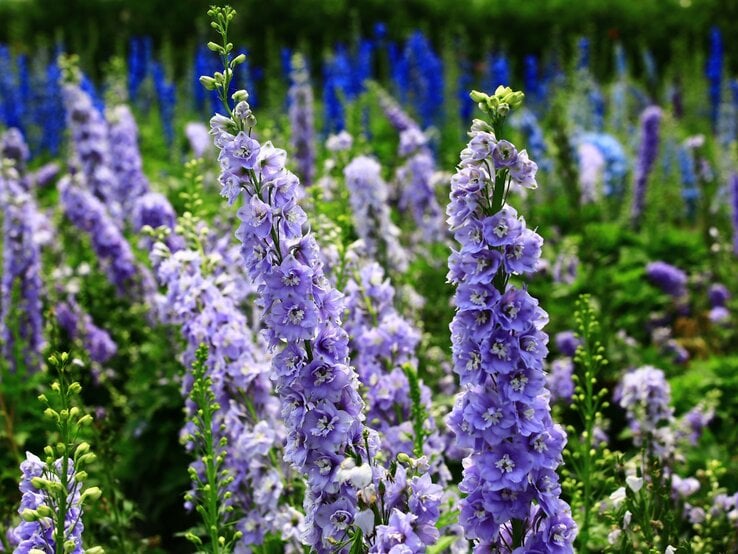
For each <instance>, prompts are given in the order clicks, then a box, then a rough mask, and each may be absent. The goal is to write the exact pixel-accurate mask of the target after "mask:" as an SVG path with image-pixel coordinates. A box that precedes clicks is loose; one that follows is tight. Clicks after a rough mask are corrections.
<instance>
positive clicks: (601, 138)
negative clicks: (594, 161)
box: [577, 133, 628, 197]
mask: <svg viewBox="0 0 738 554" xmlns="http://www.w3.org/2000/svg"><path fill="white" fill-rule="evenodd" d="M577 140H578V141H579V142H580V143H587V144H592V145H593V146H595V147H596V148H597V149H598V150H599V151H600V154H602V157H603V158H604V160H605V166H604V172H603V176H602V181H603V183H602V192H603V194H604V195H605V196H606V197H611V196H618V197H619V196H622V194H623V192H624V189H625V177H626V176H627V174H628V157H627V156H626V154H625V150H624V149H623V146H622V145H621V144H620V142H619V141H618V139H617V138H615V137H614V136H613V135H610V134H607V133H583V134H582V135H580V136H579V137H578V138H577Z"/></svg>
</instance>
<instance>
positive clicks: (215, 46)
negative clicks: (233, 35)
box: [208, 41, 223, 53]
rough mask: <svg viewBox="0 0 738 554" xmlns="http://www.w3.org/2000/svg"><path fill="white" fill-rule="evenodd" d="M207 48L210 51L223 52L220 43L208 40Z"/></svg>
mask: <svg viewBox="0 0 738 554" xmlns="http://www.w3.org/2000/svg"><path fill="white" fill-rule="evenodd" d="M208 49H210V51H212V52H219V53H221V52H223V47H222V46H221V45H220V44H216V43H215V42H213V41H210V42H208Z"/></svg>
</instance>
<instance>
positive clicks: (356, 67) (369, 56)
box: [252, 39, 374, 104]
mask: <svg viewBox="0 0 738 554" xmlns="http://www.w3.org/2000/svg"><path fill="white" fill-rule="evenodd" d="M373 63H374V43H373V41H371V40H368V39H361V40H360V41H359V46H358V48H357V51H356V54H355V56H354V60H353V63H352V66H353V71H352V72H351V87H350V92H351V95H352V97H356V96H358V95H359V94H361V92H363V90H364V86H365V83H366V82H367V81H368V80H369V79H371V78H372V73H373ZM252 104H253V103H252Z"/></svg>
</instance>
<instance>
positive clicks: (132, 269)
mask: <svg viewBox="0 0 738 554" xmlns="http://www.w3.org/2000/svg"><path fill="white" fill-rule="evenodd" d="M59 191H60V193H61V203H62V206H63V208H64V213H65V214H66V216H67V218H68V219H69V221H70V222H71V223H72V224H74V225H75V226H76V227H77V228H78V229H80V230H81V231H84V232H85V233H87V234H88V235H89V236H90V241H91V243H92V249H93V250H94V252H95V254H96V255H97V257H98V260H99V261H100V264H101V265H102V266H103V267H104V268H105V271H106V272H107V274H108V279H109V280H110V282H111V283H112V284H113V285H115V288H116V289H117V290H118V293H119V294H123V293H124V292H125V291H126V290H127V289H128V288H129V287H130V286H131V285H132V283H133V280H134V277H135V276H136V274H137V268H136V262H135V259H134V257H133V251H132V250H131V246H130V245H129V244H128V242H127V241H126V238H125V237H124V236H123V233H122V232H121V231H120V229H119V228H118V227H117V226H116V225H115V223H114V222H113V220H112V218H111V217H110V215H109V214H108V211H107V210H106V209H105V206H104V205H103V204H102V202H100V200H98V199H97V198H96V197H95V196H94V195H93V194H91V193H90V192H88V191H87V190H84V189H83V188H81V187H80V186H78V185H77V184H76V183H74V182H73V181H72V178H70V177H65V178H63V179H62V180H61V181H60V182H59Z"/></svg>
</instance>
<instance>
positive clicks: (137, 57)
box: [128, 37, 154, 103]
mask: <svg viewBox="0 0 738 554" xmlns="http://www.w3.org/2000/svg"><path fill="white" fill-rule="evenodd" d="M153 50H154V45H153V42H152V40H151V37H134V38H132V39H131V42H130V43H129V46H128V98H129V99H130V101H131V102H133V103H136V102H137V100H138V90H139V88H140V87H141V84H142V83H143V82H144V80H145V79H146V77H148V76H149V74H150V72H151V62H152V59H153V55H154V54H153Z"/></svg>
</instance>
